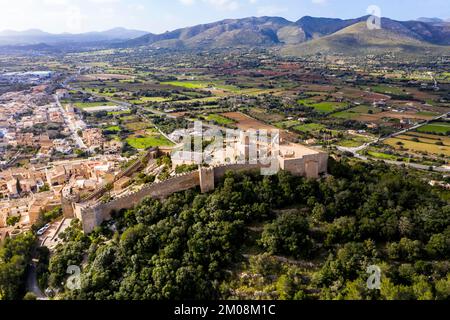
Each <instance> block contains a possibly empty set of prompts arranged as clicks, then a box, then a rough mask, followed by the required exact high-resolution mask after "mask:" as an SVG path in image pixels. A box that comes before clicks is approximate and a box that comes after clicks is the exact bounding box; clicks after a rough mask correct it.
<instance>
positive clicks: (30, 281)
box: [27, 262, 48, 300]
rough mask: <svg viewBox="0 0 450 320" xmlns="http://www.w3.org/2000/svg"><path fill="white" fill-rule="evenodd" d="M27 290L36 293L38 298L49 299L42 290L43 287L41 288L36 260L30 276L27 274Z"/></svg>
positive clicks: (32, 264) (29, 272)
mask: <svg viewBox="0 0 450 320" xmlns="http://www.w3.org/2000/svg"><path fill="white" fill-rule="evenodd" d="M27 292H32V293H34V294H35V295H36V297H37V298H38V300H47V299H48V298H47V296H46V295H45V294H44V293H43V292H42V290H41V288H39V285H38V281H37V273H36V264H35V263H34V262H32V263H31V265H30V267H29V270H28V276H27Z"/></svg>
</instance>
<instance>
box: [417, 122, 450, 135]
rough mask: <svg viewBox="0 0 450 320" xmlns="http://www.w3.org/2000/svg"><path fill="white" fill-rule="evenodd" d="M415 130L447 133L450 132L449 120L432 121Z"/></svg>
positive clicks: (440, 133)
mask: <svg viewBox="0 0 450 320" xmlns="http://www.w3.org/2000/svg"><path fill="white" fill-rule="evenodd" d="M417 131H419V132H422V133H432V134H439V135H448V134H450V122H433V123H432V124H429V125H426V126H423V127H420V128H419V129H417Z"/></svg>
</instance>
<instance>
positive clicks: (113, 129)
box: [103, 126, 121, 132]
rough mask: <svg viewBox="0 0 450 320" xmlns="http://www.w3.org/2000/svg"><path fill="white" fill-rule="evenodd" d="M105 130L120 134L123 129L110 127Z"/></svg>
mask: <svg viewBox="0 0 450 320" xmlns="http://www.w3.org/2000/svg"><path fill="white" fill-rule="evenodd" d="M103 130H105V131H111V132H119V131H120V130H121V129H120V127H119V126H110V127H106V128H104V129H103Z"/></svg>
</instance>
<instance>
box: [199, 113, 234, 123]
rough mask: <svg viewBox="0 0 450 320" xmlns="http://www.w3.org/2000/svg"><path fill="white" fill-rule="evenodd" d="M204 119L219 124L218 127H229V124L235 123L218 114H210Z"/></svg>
mask: <svg viewBox="0 0 450 320" xmlns="http://www.w3.org/2000/svg"><path fill="white" fill-rule="evenodd" d="M205 118H206V120H208V121H214V122H215V123H217V124H220V125H230V124H235V123H236V122H234V121H233V120H231V119H228V118H225V117H223V116H221V115H219V114H210V115H208V116H206V117H205Z"/></svg>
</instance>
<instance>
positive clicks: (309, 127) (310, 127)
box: [292, 123, 325, 133]
mask: <svg viewBox="0 0 450 320" xmlns="http://www.w3.org/2000/svg"><path fill="white" fill-rule="evenodd" d="M292 129H294V130H296V131H300V132H304V133H309V132H314V131H320V130H322V129H325V126H324V125H322V124H319V123H308V124H302V125H300V126H296V127H293V128H292Z"/></svg>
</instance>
